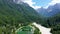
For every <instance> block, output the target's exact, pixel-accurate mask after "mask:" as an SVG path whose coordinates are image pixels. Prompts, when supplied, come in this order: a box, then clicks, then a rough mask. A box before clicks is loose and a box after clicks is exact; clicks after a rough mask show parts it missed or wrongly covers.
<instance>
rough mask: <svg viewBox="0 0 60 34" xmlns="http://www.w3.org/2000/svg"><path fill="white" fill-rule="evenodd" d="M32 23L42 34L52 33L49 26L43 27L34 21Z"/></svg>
mask: <svg viewBox="0 0 60 34" xmlns="http://www.w3.org/2000/svg"><path fill="white" fill-rule="evenodd" d="M33 25H35V26H36V27H37V28H39V30H40V32H41V33H42V34H52V33H50V30H51V28H46V27H43V26H41V25H40V24H37V23H35V22H34V23H33Z"/></svg>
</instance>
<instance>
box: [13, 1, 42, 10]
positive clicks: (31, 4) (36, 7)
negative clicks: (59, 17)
mask: <svg viewBox="0 0 60 34" xmlns="http://www.w3.org/2000/svg"><path fill="white" fill-rule="evenodd" d="M16 1H17V4H19V3H20V2H24V3H27V4H28V5H29V6H31V7H32V8H34V9H38V8H40V7H41V6H33V5H34V4H36V2H33V1H32V0H14V2H16Z"/></svg>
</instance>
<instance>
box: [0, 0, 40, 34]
mask: <svg viewBox="0 0 60 34" xmlns="http://www.w3.org/2000/svg"><path fill="white" fill-rule="evenodd" d="M38 19H40V17H39V15H38V13H37V12H36V11H35V10H34V9H33V8H31V7H30V6H29V5H28V4H26V3H23V2H22V3H20V4H17V3H15V2H13V0H0V30H1V32H2V31H3V32H4V34H9V33H10V34H11V31H12V29H13V31H14V30H16V29H18V28H20V26H19V25H21V26H26V25H28V24H30V23H32V22H37V21H38ZM2 29H3V30H2ZM0 34H1V33H0Z"/></svg>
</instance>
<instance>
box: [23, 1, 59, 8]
mask: <svg viewBox="0 0 60 34" xmlns="http://www.w3.org/2000/svg"><path fill="white" fill-rule="evenodd" d="M22 1H23V2H25V3H27V4H29V5H30V6H31V7H32V8H34V9H38V8H41V7H44V8H48V6H50V5H55V4H56V3H60V0H22Z"/></svg>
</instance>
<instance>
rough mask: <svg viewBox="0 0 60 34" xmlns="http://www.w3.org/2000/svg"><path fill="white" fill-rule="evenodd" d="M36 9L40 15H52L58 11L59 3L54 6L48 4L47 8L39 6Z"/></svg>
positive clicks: (59, 10)
mask: <svg viewBox="0 0 60 34" xmlns="http://www.w3.org/2000/svg"><path fill="white" fill-rule="evenodd" d="M37 11H38V13H39V14H40V15H43V16H45V17H50V16H53V15H55V14H57V13H60V3H57V4H55V5H54V6H49V7H48V8H47V9H45V8H40V9H38V10H37Z"/></svg>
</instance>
